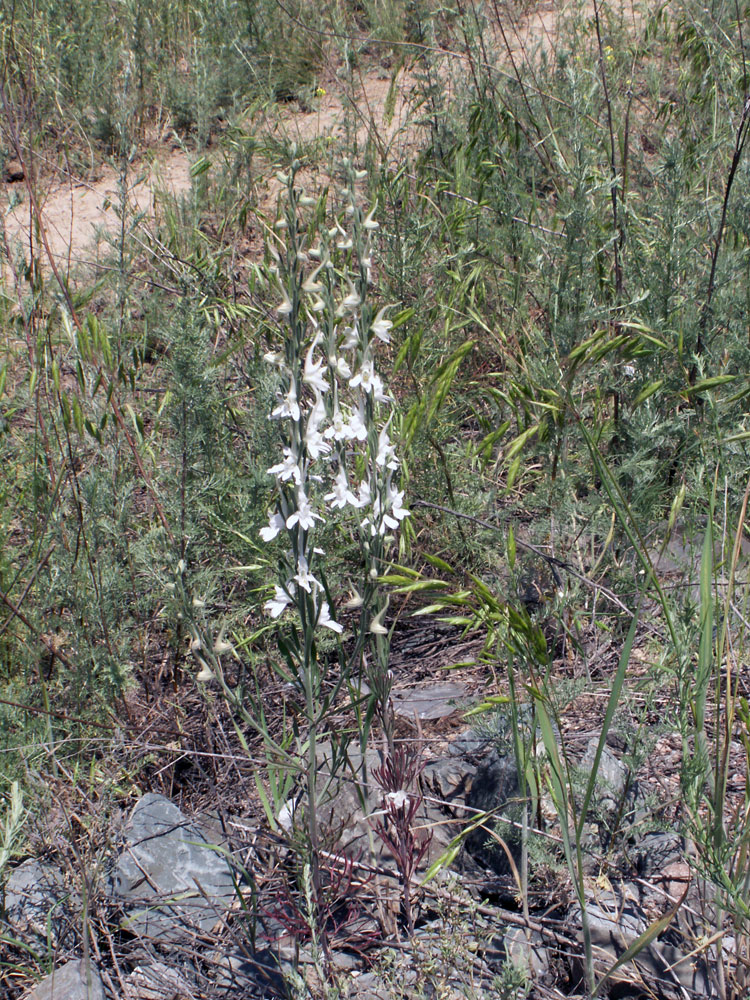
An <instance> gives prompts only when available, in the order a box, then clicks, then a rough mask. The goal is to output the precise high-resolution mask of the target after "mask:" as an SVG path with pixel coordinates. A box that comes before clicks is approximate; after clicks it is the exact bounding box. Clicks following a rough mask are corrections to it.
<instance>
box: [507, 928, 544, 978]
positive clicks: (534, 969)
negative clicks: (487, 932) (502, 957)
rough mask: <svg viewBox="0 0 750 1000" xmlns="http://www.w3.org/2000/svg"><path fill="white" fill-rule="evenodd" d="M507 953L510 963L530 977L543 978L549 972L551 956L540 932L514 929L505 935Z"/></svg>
mask: <svg viewBox="0 0 750 1000" xmlns="http://www.w3.org/2000/svg"><path fill="white" fill-rule="evenodd" d="M505 951H506V954H507V956H508V961H509V962H512V963H513V964H514V965H515V966H517V967H518V968H519V969H523V970H524V971H525V972H527V973H528V974H529V975H530V976H537V977H538V976H543V975H544V974H545V973H547V972H549V966H550V963H549V954H548V952H547V949H546V948H545V947H544V944H543V942H542V935H541V934H540V933H539V932H538V931H526V930H524V928H523V927H512V928H511V929H510V930H509V931H507V932H506V934H505Z"/></svg>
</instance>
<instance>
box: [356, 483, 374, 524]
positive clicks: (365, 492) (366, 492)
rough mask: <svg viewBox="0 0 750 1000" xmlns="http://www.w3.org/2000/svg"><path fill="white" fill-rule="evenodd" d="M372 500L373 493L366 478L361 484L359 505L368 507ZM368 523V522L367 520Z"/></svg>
mask: <svg viewBox="0 0 750 1000" xmlns="http://www.w3.org/2000/svg"><path fill="white" fill-rule="evenodd" d="M371 502H372V493H371V492H370V484H369V483H368V482H367V480H366V479H365V480H364V481H363V482H361V483H360V484H359V502H358V503H357V506H358V507H367V506H369V504H370V503H371ZM365 523H367V522H365Z"/></svg>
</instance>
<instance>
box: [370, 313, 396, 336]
mask: <svg viewBox="0 0 750 1000" xmlns="http://www.w3.org/2000/svg"><path fill="white" fill-rule="evenodd" d="M387 308H388V306H383V308H382V309H381V310H380V312H379V313H378V314H377V316H376V317H375V319H374V320H373V321H372V326H371V327H370V329H371V330H372V332H373V333H374V334H375V336H376V337H378V338H379V339H380V340H382V341H383V343H384V344H390V342H391V335H390V333H389V331H390V329H391V328H392V326H393V323H391V321H390V320H389V319H384V318H383V313H384V312H385V311H386V309H387Z"/></svg>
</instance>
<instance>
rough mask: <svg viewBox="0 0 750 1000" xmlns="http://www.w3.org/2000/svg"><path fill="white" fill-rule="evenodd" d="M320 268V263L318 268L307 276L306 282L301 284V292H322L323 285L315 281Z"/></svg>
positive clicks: (321, 264)
mask: <svg viewBox="0 0 750 1000" xmlns="http://www.w3.org/2000/svg"><path fill="white" fill-rule="evenodd" d="M321 267H323V262H322V261H321V263H320V264H318V266H317V267H316V268H315V270H314V271H313V272H312V274H310V275H309V276H308V278H307V280H306V281H305V282H303V284H302V291H303V292H321V291H322V290H323V285H322V284H321V283H320V282H319V281H316V280H315V279H316V278H317V277H318V272H319V271H320V269H321Z"/></svg>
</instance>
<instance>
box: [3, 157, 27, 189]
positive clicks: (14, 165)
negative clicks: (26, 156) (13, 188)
mask: <svg viewBox="0 0 750 1000" xmlns="http://www.w3.org/2000/svg"><path fill="white" fill-rule="evenodd" d="M23 178H24V172H23V167H22V166H21V161H20V160H8V161H7V163H6V164H5V169H4V170H3V180H4V181H5V183H6V184H17V183H18V182H19V181H22V180H23Z"/></svg>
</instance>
